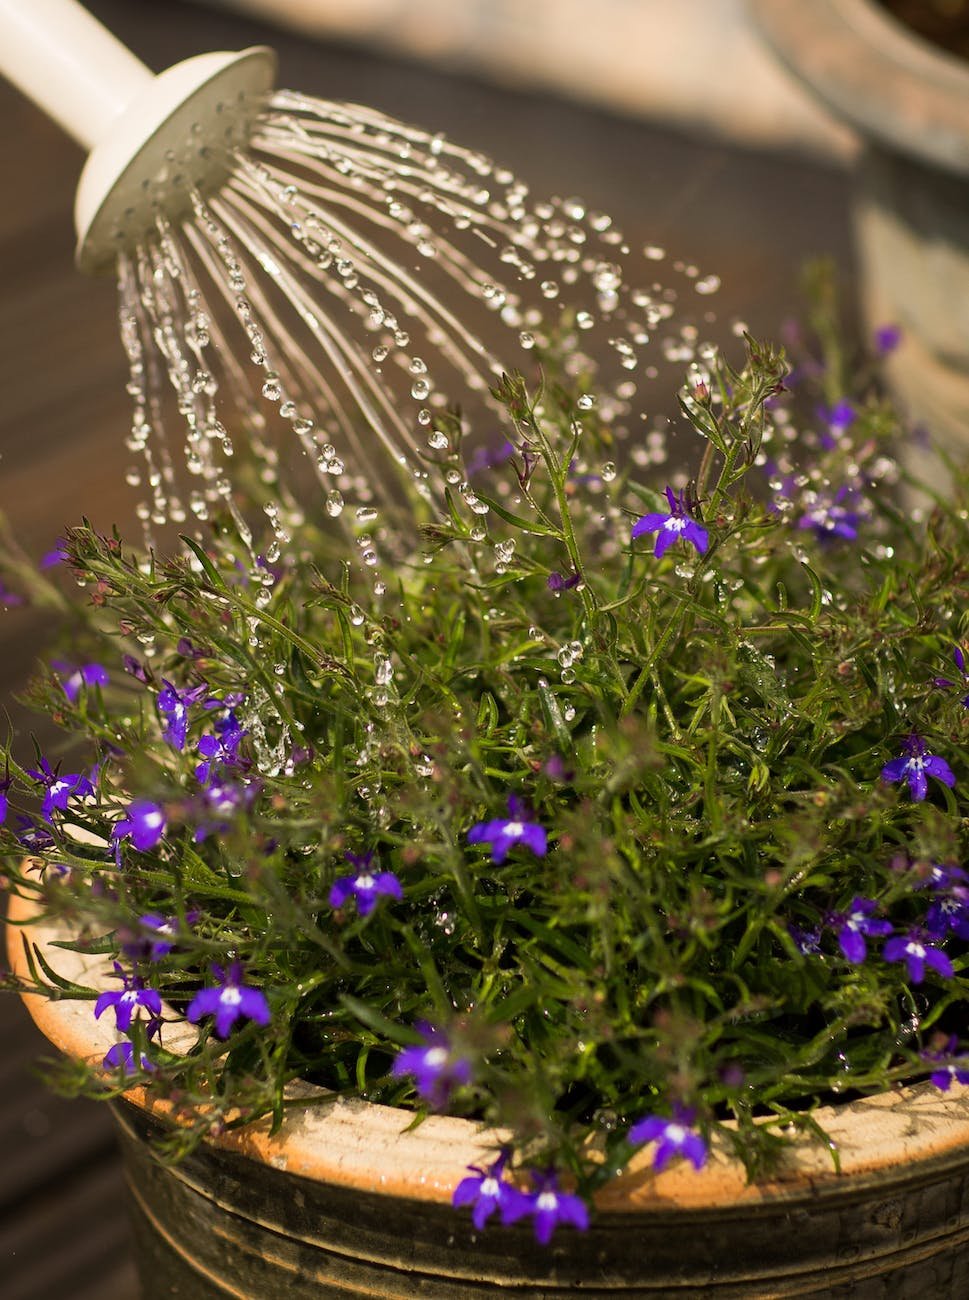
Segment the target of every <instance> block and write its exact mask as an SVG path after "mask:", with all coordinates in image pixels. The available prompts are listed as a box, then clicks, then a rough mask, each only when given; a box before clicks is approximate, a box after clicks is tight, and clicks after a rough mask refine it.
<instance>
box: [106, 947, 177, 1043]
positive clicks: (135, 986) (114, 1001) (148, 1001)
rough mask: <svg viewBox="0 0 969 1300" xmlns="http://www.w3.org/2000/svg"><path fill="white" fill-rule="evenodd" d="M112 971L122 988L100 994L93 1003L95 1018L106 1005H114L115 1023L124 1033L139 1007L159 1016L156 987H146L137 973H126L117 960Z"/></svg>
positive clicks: (160, 1007)
mask: <svg viewBox="0 0 969 1300" xmlns="http://www.w3.org/2000/svg"><path fill="white" fill-rule="evenodd" d="M114 972H115V976H116V978H118V979H120V980H121V981H122V988H120V989H109V990H108V991H107V992H106V993H102V994H101V996H100V997H99V998H98V1000H97V1002H95V1004H94V1018H95V1019H96V1020H97V1019H99V1018H100V1016H101V1015H103V1013H104V1012H105V1011H107V1009H108V1007H114V1015H115V1024H116V1025H117V1027H118V1029H119V1030H120V1031H121V1033H123V1034H126V1033H127V1032H128V1030H129V1029H130V1028H131V1021H132V1018H133V1016H134V1014H135V1012H136V1011H137V1010H138V1008H139V1007H144V1008H145V1010H146V1011H150V1012H151V1014H152V1016H153V1017H160V1016H161V1013H162V1004H161V994H160V993H159V992H158V991H157V990H156V989H149V988H146V987H145V981H144V980H143V979H139V977H138V976H137V975H126V974H125V973H124V971H123V970H122V968H121V966H120V965H119V963H118V962H115V963H114Z"/></svg>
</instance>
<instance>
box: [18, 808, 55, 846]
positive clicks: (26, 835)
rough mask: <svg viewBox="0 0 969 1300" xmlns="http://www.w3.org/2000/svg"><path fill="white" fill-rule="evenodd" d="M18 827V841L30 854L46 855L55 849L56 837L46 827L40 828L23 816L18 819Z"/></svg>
mask: <svg viewBox="0 0 969 1300" xmlns="http://www.w3.org/2000/svg"><path fill="white" fill-rule="evenodd" d="M17 825H18V827H19V830H18V832H17V840H18V841H19V843H21V844H22V845H23V846H24V848H25V849H26V850H27V852H28V853H44V852H45V851H46V850H47V849H50V848H53V846H54V837H53V835H52V834H51V833H50V831H49V830H48V828H47V827H46V826H39V825H38V824H37V823H36V822H35V821H32V820H31V818H29V817H25V816H23V814H20V815H19V816H18V817H17Z"/></svg>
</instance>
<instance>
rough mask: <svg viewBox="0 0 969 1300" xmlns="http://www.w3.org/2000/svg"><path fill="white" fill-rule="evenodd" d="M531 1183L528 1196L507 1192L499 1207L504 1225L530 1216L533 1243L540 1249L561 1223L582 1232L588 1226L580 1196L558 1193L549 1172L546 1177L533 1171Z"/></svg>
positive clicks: (556, 1183) (585, 1211)
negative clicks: (532, 1185)
mask: <svg viewBox="0 0 969 1300" xmlns="http://www.w3.org/2000/svg"><path fill="white" fill-rule="evenodd" d="M532 1182H533V1183H534V1185H535V1186H534V1190H533V1191H530V1192H520V1191H518V1190H517V1188H509V1195H508V1196H507V1197H506V1199H505V1203H504V1205H503V1207H502V1213H501V1218H502V1222H503V1223H515V1222H517V1221H518V1220H519V1219H522V1218H524V1217H525V1215H527V1214H530V1215H531V1216H532V1217H533V1219H534V1221H535V1240H536V1241H537V1242H538V1244H539V1245H540V1246H547V1245H548V1243H549V1242H550V1241H551V1239H552V1233H553V1232H554V1231H555V1229H556V1228H557V1227H558V1225H559V1224H560V1223H568V1224H571V1226H572V1227H573V1228H578V1229H579V1231H580V1232H585V1230H586V1229H587V1228H588V1226H589V1209H588V1206H587V1205H586V1203H585V1201H583V1199H582V1198H581V1196H575V1195H574V1194H573V1193H572V1192H563V1191H560V1190H559V1185H558V1179H557V1178H556V1176H555V1174H554V1172H553V1171H552V1170H551V1169H549V1170H547V1171H546V1172H545V1173H539V1172H538V1171H537V1170H532Z"/></svg>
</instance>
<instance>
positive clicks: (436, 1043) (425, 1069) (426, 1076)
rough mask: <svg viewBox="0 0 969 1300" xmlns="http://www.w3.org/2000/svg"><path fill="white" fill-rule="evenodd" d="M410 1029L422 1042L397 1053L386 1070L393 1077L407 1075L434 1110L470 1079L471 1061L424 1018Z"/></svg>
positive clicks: (445, 1034) (445, 1102)
mask: <svg viewBox="0 0 969 1300" xmlns="http://www.w3.org/2000/svg"><path fill="white" fill-rule="evenodd" d="M414 1028H415V1029H416V1030H417V1032H418V1033H419V1034H420V1036H421V1037H422V1038H423V1039H424V1042H423V1043H421V1044H420V1045H416V1046H414V1047H405V1048H404V1049H403V1051H402V1052H400V1053H398V1055H397V1059H396V1060H395V1061H394V1063H393V1065H392V1066H391V1070H390V1072H391V1074H392V1075H394V1076H395V1077H397V1078H400V1077H401V1076H402V1075H408V1074H409V1075H411V1076H412V1077H413V1079H414V1087H415V1089H416V1091H417V1095H418V1096H419V1097H420V1098H421V1099H422V1100H424V1101H426V1102H427V1103H428V1104H429V1105H430V1106H433V1108H434V1109H435V1110H443V1108H444V1107H445V1106H446V1105H447V1103H448V1099H449V1097H450V1096H451V1093H452V1092H453V1091H454V1089H455V1088H462V1087H464V1086H465V1085H466V1084H469V1083H470V1082H471V1077H472V1073H473V1072H472V1068H471V1061H470V1060H469V1058H468V1057H467V1056H465V1055H464V1053H463V1052H461V1051H460V1050H458V1049H457V1048H456V1047H455V1046H454V1044H453V1043H452V1042H451V1037H450V1035H449V1034H448V1033H446V1032H445V1031H444V1030H443V1029H439V1028H438V1027H437V1026H436V1025H431V1024H429V1023H428V1022H427V1021H426V1020H418V1021H417V1022H416V1024H415V1025H414Z"/></svg>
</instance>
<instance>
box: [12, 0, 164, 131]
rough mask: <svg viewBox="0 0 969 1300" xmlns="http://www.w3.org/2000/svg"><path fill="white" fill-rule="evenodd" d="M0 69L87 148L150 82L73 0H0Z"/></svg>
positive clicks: (148, 73)
mask: <svg viewBox="0 0 969 1300" xmlns="http://www.w3.org/2000/svg"><path fill="white" fill-rule="evenodd" d="M0 72H2V73H3V75H4V76H5V77H6V78H7V79H8V80H9V81H12V82H13V84H14V85H15V86H16V87H17V88H18V89H19V90H21V91H22V92H23V93H24V94H25V95H26V96H27V97H28V98H29V99H32V100H33V101H34V103H35V104H37V105H38V107H40V108H42V109H43V110H44V112H45V113H46V114H47V115H48V117H51V118H53V120H54V121H55V122H57V123H58V125H59V126H61V127H62V128H63V129H64V130H65V131H66V132H67V134H68V135H70V136H72V137H73V138H74V139H75V140H76V141H77V142H78V144H80V145H81V146H83V148H84V149H86V150H88V151H90V150H91V149H93V148H94V147H95V145H97V144H99V143H100V141H101V140H103V139H104V138H105V136H106V135H108V134H109V132H110V130H111V127H112V125H113V123H114V122H115V121H117V119H118V118H119V117H120V116H121V114H122V113H123V112H124V110H125V109H126V108H127V107H128V105H129V104H131V103H132V101H134V100H135V99H136V98H137V97H138V96H139V95H140V94H143V93H144V91H145V89H146V87H147V86H149V85H150V84H151V82H152V80H153V74H152V72H151V71H150V69H148V68H146V67H145V65H144V64H143V63H142V62H141V61H140V60H139V59H137V58H136V57H135V56H134V55H133V54H132V53H131V51H130V50H128V49H126V48H125V46H124V45H122V44H121V42H120V41H119V40H117V39H116V38H115V37H114V36H112V35H111V33H110V32H109V31H108V30H107V28H105V27H102V26H101V24H100V23H99V22H98V21H97V19H96V18H94V17H93V16H92V15H91V14H89V13H88V11H87V10H86V9H85V8H83V6H82V5H80V4H78V3H76V0H0Z"/></svg>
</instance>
